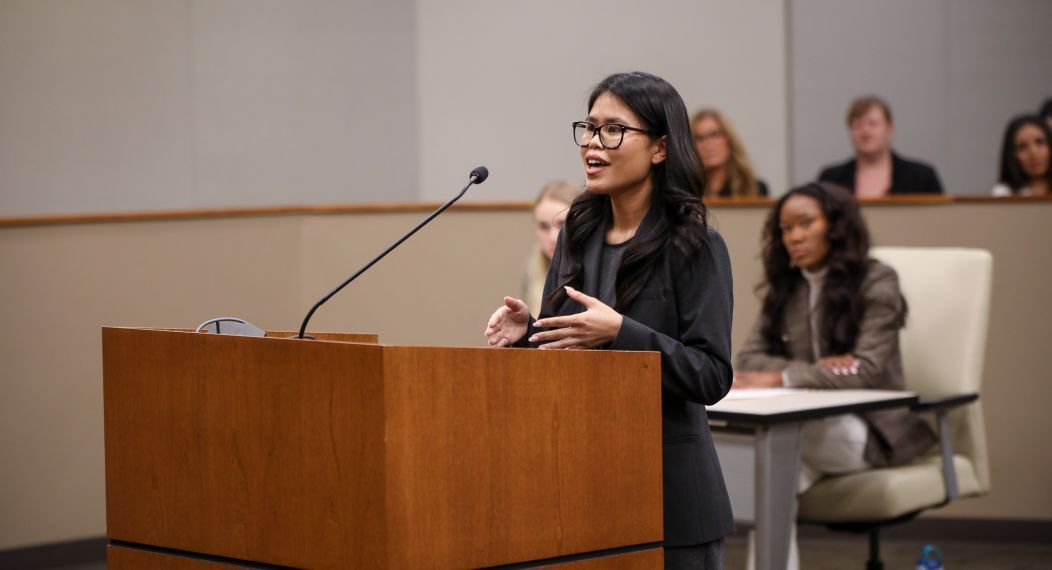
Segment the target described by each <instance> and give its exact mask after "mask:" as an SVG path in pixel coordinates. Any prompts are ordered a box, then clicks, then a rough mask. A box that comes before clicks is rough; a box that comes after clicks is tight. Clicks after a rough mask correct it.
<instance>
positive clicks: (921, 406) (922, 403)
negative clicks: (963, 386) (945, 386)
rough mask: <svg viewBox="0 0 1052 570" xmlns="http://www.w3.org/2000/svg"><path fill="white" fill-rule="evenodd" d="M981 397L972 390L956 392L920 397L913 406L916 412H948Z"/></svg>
mask: <svg viewBox="0 0 1052 570" xmlns="http://www.w3.org/2000/svg"><path fill="white" fill-rule="evenodd" d="M978 399H979V394H978V393H976V392H970V393H967V394H954V395H952V396H935V397H930V398H928V397H925V398H918V399H917V403H916V404H914V405H913V407H912V408H911V409H912V410H913V411H915V412H932V411H934V412H946V411H949V410H951V409H953V408H957V407H960V406H963V405H965V404H970V403H972V402H974V401H976V400H978Z"/></svg>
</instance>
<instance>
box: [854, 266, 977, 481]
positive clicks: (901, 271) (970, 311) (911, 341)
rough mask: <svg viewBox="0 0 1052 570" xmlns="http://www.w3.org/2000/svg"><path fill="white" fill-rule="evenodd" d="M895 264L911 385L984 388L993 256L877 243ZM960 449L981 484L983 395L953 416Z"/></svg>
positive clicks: (939, 391)
mask: <svg viewBox="0 0 1052 570" xmlns="http://www.w3.org/2000/svg"><path fill="white" fill-rule="evenodd" d="M870 254H871V255H872V256H873V257H874V258H876V259H878V260H880V261H882V262H884V263H885V264H887V265H889V266H891V267H892V268H894V269H895V271H896V272H897V273H898V275H899V284H900V287H901V289H902V294H903V296H905V297H906V302H907V303H909V317H908V318H907V321H906V328H905V329H903V331H902V334H901V335H900V342H901V344H902V365H903V369H904V370H903V371H904V374H905V382H906V388H907V389H908V390H912V391H914V392H917V393H918V394H920V395H922V396H943V395H949V394H955V393H961V392H979V391H980V388H981V385H982V376H983V358H984V355H985V351H986V328H987V321H988V319H989V312H990V287H991V279H992V274H993V257H992V256H991V255H990V252H988V251H984V250H979V249H961V248H929V247H877V248H873V249H872V251H871V252H870ZM951 426H952V431H953V443H954V449H955V451H956V452H958V453H960V454H962V455H965V456H968V457H969V458H970V459H971V460H972V464H973V466H974V467H975V470H976V476H977V477H978V479H979V484H980V487H982V489H981V490H982V491H986V490H987V489H988V487H989V479H990V475H989V464H988V461H987V454H986V433H985V430H984V426H983V416H982V403H981V401H980V402H978V403H976V404H972V405H970V406H967V407H966V408H965V409H963V410H960V411H958V412H957V413H955V414H953V416H952V417H951Z"/></svg>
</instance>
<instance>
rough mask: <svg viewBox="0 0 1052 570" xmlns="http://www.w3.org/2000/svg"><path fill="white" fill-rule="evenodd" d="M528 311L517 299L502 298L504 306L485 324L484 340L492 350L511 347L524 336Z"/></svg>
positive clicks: (527, 323) (524, 304) (528, 320)
mask: <svg viewBox="0 0 1052 570" xmlns="http://www.w3.org/2000/svg"><path fill="white" fill-rule="evenodd" d="M529 323H530V309H529V307H527V306H526V303H523V302H522V301H521V300H519V299H515V298H512V297H504V306H503V307H501V308H499V309H497V310H496V311H494V313H493V316H492V317H490V318H489V322H488V323H486V338H487V339H488V340H489V345H490V346H492V347H494V348H501V347H504V346H511V345H512V344H515V343H516V342H518V341H519V339H521V338H522V337H523V336H525V335H526V327H527V326H528V325H529Z"/></svg>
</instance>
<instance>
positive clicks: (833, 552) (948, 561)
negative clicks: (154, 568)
mask: <svg viewBox="0 0 1052 570" xmlns="http://www.w3.org/2000/svg"><path fill="white" fill-rule="evenodd" d="M938 546H939V548H940V550H942V553H943V567H944V568H945V569H946V570H1052V543H1049V544H1043V545H1042V544H1005V543H969V544H953V543H950V544H940V545H938ZM923 548H924V543H923V542H909V541H902V540H887V541H884V543H883V544H882V545H881V549H882V551H881V554H882V556H883V559H884V567H885V568H886V569H887V570H914V569H915V568H916V565H917V558H918V557H920V555H921V551H922V550H923ZM726 550H727V559H726V569H727V570H743V569H744V568H745V541H744V540H742V539H739V538H732V539H730V540H729V541H728V542H727V549H726ZM867 554H868V552H867V544H866V541H865V540H863V539H859V540H852V539H829V540H816V539H805V540H803V541H801V544H800V567H801V568H802V569H803V570H855V569H857V570H863V569H864V568H865V562H866V556H867ZM105 568H106V564H105V563H104V562H97V563H90V564H80V565H76V566H61V567H53V568H50V569H49V570H105Z"/></svg>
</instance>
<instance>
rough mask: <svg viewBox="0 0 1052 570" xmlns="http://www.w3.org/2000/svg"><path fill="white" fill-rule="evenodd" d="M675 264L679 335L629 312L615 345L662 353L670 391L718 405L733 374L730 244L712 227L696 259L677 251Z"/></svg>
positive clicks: (664, 377)
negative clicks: (658, 328) (676, 336)
mask: <svg viewBox="0 0 1052 570" xmlns="http://www.w3.org/2000/svg"><path fill="white" fill-rule="evenodd" d="M670 251H674V250H672V249H671V248H670ZM670 268H671V269H672V271H671V273H672V275H671V281H672V288H673V291H672V293H673V295H675V302H676V308H677V312H678V314H677V317H676V318H677V321H678V323H677V325H678V326H677V329H678V331H679V338H673V337H672V336H669V335H667V334H663V333H661V332H658V331H656V330H654V329H653V328H651V327H649V326H647V325H645V324H643V323H641V322H639V321H637V320H635V319H632V318H631V317H628V316H625V317H624V320H623V322H622V324H621V330H620V331H619V332H618V334H617V338H615V339H614V342H613V343H612V344H611V345H610V348H611V349H613V350H653V351H658V352H660V353H661V370H662V374H661V381H662V384H663V387H664V388H665V389H666V390H668V391H670V392H671V393H673V394H675V395H676V396H678V397H680V398H682V399H684V400H687V401H691V402H697V403H700V404H705V405H710V404H715V403H716V402H718V401H720V400H721V399H722V398H723V397H724V396H726V395H727V391H728V390H730V388H731V381H732V379H733V371H732V369H731V360H730V352H731V340H730V339H731V315H732V313H733V305H734V293H733V286H732V280H731V263H730V256H729V255H728V254H727V246H726V244H725V243H724V241H723V238H722V237H720V235H719V234H718V233H716V232H714V231H710V232H709V239H708V247H707V248H705V249H703V251H702V252H700V253H698V254H696V255H694V256H693V257H692V258H690V259H688V258H686V257H684V256H682V255H679V254H678V253H675V254H673V255H672V259H671V260H670Z"/></svg>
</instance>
